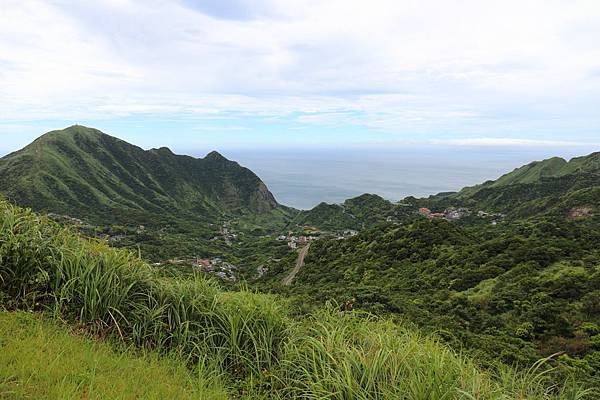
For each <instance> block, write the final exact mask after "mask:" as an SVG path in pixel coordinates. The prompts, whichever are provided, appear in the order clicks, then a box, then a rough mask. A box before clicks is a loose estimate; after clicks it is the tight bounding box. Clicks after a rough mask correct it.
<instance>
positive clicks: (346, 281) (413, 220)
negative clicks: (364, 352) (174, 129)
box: [0, 125, 600, 398]
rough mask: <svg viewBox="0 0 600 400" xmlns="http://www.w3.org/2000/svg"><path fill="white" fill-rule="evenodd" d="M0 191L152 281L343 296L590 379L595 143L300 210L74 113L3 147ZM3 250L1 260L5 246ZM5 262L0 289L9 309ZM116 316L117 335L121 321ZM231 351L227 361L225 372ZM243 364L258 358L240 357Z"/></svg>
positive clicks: (507, 356)
mask: <svg viewBox="0 0 600 400" xmlns="http://www.w3.org/2000/svg"><path fill="white" fill-rule="evenodd" d="M0 193H2V196H4V197H5V198H6V199H7V200H8V202H10V203H12V204H16V205H17V206H20V207H27V208H30V209H32V210H33V211H34V212H36V213H39V214H41V215H46V217H45V218H47V219H48V222H35V223H33V222H32V223H33V225H32V227H31V229H37V228H35V226H36V224H38V223H39V224H42V225H41V226H45V225H44V224H46V223H50V224H54V223H56V224H58V225H57V226H60V227H64V228H66V229H67V230H68V232H74V233H75V234H76V235H77V237H80V238H84V239H82V240H90V241H91V243H97V245H98V246H102V248H103V249H106V251H111V252H112V251H117V250H113V249H119V250H118V251H124V252H125V253H127V254H134V255H135V256H132V257H137V258H138V259H139V261H135V262H136V263H137V262H141V263H147V264H148V267H143V268H151V271H153V272H152V273H151V274H152V275H156V279H157V282H159V281H160V280H166V281H173V282H174V283H175V284H176V285H184V286H185V285H187V283H186V282H188V281H194V280H196V279H201V280H204V279H208V281H207V282H210V283H207V284H209V285H214V286H215V288H216V287H219V289H218V290H226V291H231V293H234V294H232V296H233V297H234V298H235V297H237V296H242V297H243V296H246V294H245V293H246V291H247V290H250V291H255V292H256V294H255V296H257V297H256V298H257V299H259V300H256V301H258V302H266V303H268V302H270V301H272V300H271V299H272V298H277V299H281V300H282V302H285V304H288V305H289V309H286V310H285V311H281V313H282V314H283V315H284V316H283V317H281V318H283V319H286V321H287V318H301V319H303V318H311V317H307V316H314V315H319V313H320V312H322V310H323V309H327V310H329V312H331V313H332V315H336V312H337V311H331V310H338V309H341V310H342V311H341V312H340V315H341V314H343V313H344V312H345V311H344V306H343V305H344V304H351V305H352V307H351V308H352V309H353V310H354V311H355V312H356V313H359V315H362V314H360V313H368V315H372V316H376V318H383V319H386V320H388V321H393V322H390V323H393V324H397V325H398V326H409V327H410V329H411V330H413V329H414V330H416V331H419V332H423V334H425V335H432V336H434V337H436V338H437V339H435V340H438V339H439V341H440V343H442V345H443V346H449V347H450V348H452V349H455V350H457V351H461V352H462V353H464V354H465V355H466V356H467V357H469V358H470V359H473V360H476V361H475V364H476V366H477V368H482V369H483V370H486V371H487V370H489V371H492V370H497V368H499V367H498V365H502V366H508V367H511V368H517V369H519V368H525V367H526V366H531V365H534V364H535V363H536V361H538V360H540V359H544V358H548V360H550V361H548V362H549V363H551V365H552V368H551V369H549V372H548V376H549V377H551V378H549V379H551V382H563V381H566V380H569V379H571V378H573V377H576V379H577V382H579V385H580V387H582V388H583V387H598V386H600V380H599V377H600V303H599V300H598V299H600V208H599V207H600V206H599V205H600V153H592V154H590V155H588V156H584V157H578V158H574V159H572V160H570V161H566V160H563V159H558V158H553V159H549V160H545V161H540V162H533V163H531V164H528V165H525V166H523V167H521V168H518V169H516V170H514V171H512V172H509V173H507V174H505V175H503V176H501V177H500V178H499V179H497V180H495V181H488V182H485V183H482V184H480V185H477V186H473V187H467V188H464V189H462V190H461V191H459V192H456V193H441V194H438V195H434V196H430V197H427V198H415V197H407V198H404V199H398V201H397V202H390V201H388V200H385V199H383V198H381V197H380V196H377V195H375V194H363V195H361V196H358V197H355V198H352V199H348V200H346V201H344V202H343V203H341V204H326V203H321V204H319V205H317V206H316V207H314V208H312V209H310V210H298V209H294V208H292V207H287V206H285V205H282V204H279V203H278V202H277V201H276V199H275V198H274V196H273V195H272V194H271V193H270V192H269V190H268V188H267V187H266V185H265V184H264V183H263V182H262V181H261V180H260V178H259V177H258V176H256V175H255V174H254V173H253V172H252V171H250V170H248V169H246V168H244V167H242V166H240V165H239V164H237V163H236V162H234V161H230V160H228V159H226V158H225V157H223V156H221V155H220V154H219V153H216V152H212V153H209V154H208V155H207V156H206V157H204V158H199V159H196V158H193V157H188V156H179V155H175V154H173V153H172V152H171V151H170V150H169V149H166V148H160V149H152V150H148V151H146V150H143V149H141V148H139V147H137V146H134V145H131V144H128V143H126V142H123V141H121V140H119V139H116V138H113V137H111V136H108V135H105V134H103V133H102V132H100V131H97V130H95V129H92V128H86V127H83V126H79V125H77V126H73V127H69V128H67V129H65V130H62V131H53V132H49V133H47V134H45V135H43V136H42V137H40V138H39V139H37V140H36V141H34V142H33V143H32V144H30V145H29V146H27V147H25V148H24V149H22V150H20V151H17V152H15V153H12V154H9V155H7V156H5V157H3V158H1V159H0ZM3 204H4V203H3ZM4 207H5V211H3V214H2V215H3V221H2V223H3V224H4V226H12V225H11V224H12V223H13V222H10V221H11V220H10V219H8V217H9V214H10V213H11V212H12V211H11V212H9V211H6V210H8V208H6V207H8V203H6V204H5V205H4ZM20 212H21V211H19V212H16V214H18V213H20ZM16 214H15V215H16ZM10 215H12V214H10ZM19 218H20V217H19ZM27 218H30V217H27ZM31 218H33V217H31ZM32 221H33V220H32ZM14 226H17V225H14ZM10 229H16V228H10ZM44 229H45V228H44ZM54 229H55V228H52V229H51V230H54ZM7 232H9V231H7ZM10 232H12V233H11V234H14V235H17V234H18V233H19V232H18V229H17V230H16V231H14V230H11V231H10ZM42 236H43V235H42ZM8 243H9V242H8V241H7V240H5V239H1V238H0V246H8ZM106 246H110V248H111V250H108V247H106ZM2 248H4V247H2ZM11 249H12V248H11V247H6V248H5V249H4V250H2V251H4V253H0V256H1V257H0V261H1V262H4V263H9V262H13V261H14V260H16V258H14V257H16V256H15V255H14V254H15V253H14V252H15V251H17V250H15V249H12V250H11ZM49 251H50V250H49ZM102 251H103V252H104V251H105V250H102ZM50 253H52V251H50ZM125 253H123V254H125ZM111 254H112V253H111ZM115 254H117V253H115ZM119 254H121V253H119ZM2 257H4V258H2ZM11 257H12V258H11ZM19 257H20V256H19ZM48 257H53V256H48ZM3 260H8V261H3ZM11 260H13V261H11ZM6 265H9V264H6ZM2 268H5V269H4V271H5V272H4V273H5V274H7V273H8V272H6V271H9V270H7V269H6V266H5V267H2ZM11 271H12V270H11ZM124 271H125V270H124ZM11 273H14V271H13V272H11ZM120 273H121V272H119V274H120ZM123 273H125V272H123ZM45 274H46V273H45ZM47 274H50V275H49V276H52V274H53V272H47ZM8 276H9V275H4V276H3V275H0V278H3V279H4V280H3V282H4V283H3V285H0V288H2V287H3V286H4V289H2V290H4V291H5V292H4V294H2V296H3V297H2V296H0V300H3V299H4V301H5V307H8V308H9V309H15V308H17V309H18V308H22V307H23V305H22V304H26V303H27V300H26V299H21V300H18V301H17V300H15V299H13V298H12V297H13V296H17V295H16V293H20V292H18V291H17V292H14V289H15V288H11V286H10V284H9V283H10V282H11V279H12V278H8ZM44 276H45V275H44ZM28 279H29V278H28ZM35 279H38V278H35ZM43 279H46V278H43ZM144 279H146V278H144ZM148 279H150V278H148ZM152 279H155V278H152ZM7 282H8V283H7ZM36 282H37V280H36ZM23 285H26V284H25V283H23ZM149 285H150V286H149V287H153V286H152V285H154V284H149ZM202 285H204V284H202ZM24 287H25V286H24ZM211 287H212V286H211ZM59 289H60V288H58V287H57V288H54V287H53V288H52V289H51V290H59ZM22 290H25V289H22ZM40 290H42V289H40ZM43 290H50V289H48V288H45V287H44V289H43ZM43 290H42V291H43ZM60 290H62V289H60ZM144 290H146V289H144ZM148 290H155V289H148ZM157 290H158V289H157ZM161 290H162V289H161ZM165 290H166V289H165ZM211 290H212V289H211ZM215 290H217V289H215ZM0 293H3V292H0ZM49 293H50V292H49ZM160 293H162V292H160ZM259 293H260V294H259ZM161 295H162V294H161ZM248 295H250V294H248ZM19 296H20V295H18V296H17V298H19ZM36 296H37V295H36ZM48 296H50V297H52V296H53V295H50V294H48ZM219 296H221V295H219ZM223 296H224V297H223V299H228V300H227V301H230V299H229V297H228V296H229V295H227V294H224V295H223ZM260 296H267V297H265V298H264V299H263V298H262V297H260ZM271 296H273V297H271ZM42 297H43V298H44V299H45V300H44V301H40V304H43V303H44V302H45V301H48V299H49V298H50V297H48V298H46V297H44V296H42ZM217 297H218V296H217ZM132 301H133V300H132ZM223 301H225V300H223ZM236 301H237V300H236ZM244 301H246V300H244ZM251 301H254V300H251ZM234 303H235V302H234ZM227 304H229V303H227ZM236 304H237V303H235V304H233V303H232V304H229V305H227V306H226V307H230V306H231V307H233V308H235V307H238V305H236ZM261 304H262V303H261ZM244 307H246V306H244ZM261 307H262V306H261ZM286 307H287V306H286ZM340 307H341V308H340ZM227 310H229V308H227ZM71 311H73V312H76V307H75V309H73V310H71ZM255 311H256V310H255ZM82 312H83V311H82ZM223 312H225V311H223ZM244 312H245V311H244ZM248 312H250V311H248ZM252 312H254V311H252ZM269 312H270V311H269ZM107 313H108V311H107ZM109 314H110V313H108V314H106V316H108V315H109ZM365 315H366V314H365ZM81 317H82V316H80V317H79V319H78V320H81V321H83V319H82V318H81ZM342 317H343V316H342ZM110 318H112V319H116V318H117V317H115V316H114V315H112V314H111V317H110ZM135 318H138V316H136V317H135ZM269 318H270V317H269ZM278 318H279V317H278ZM317 318H318V317H317ZM327 318H329V317H327ZM331 318H333V319H335V318H337V317H334V316H332V317H331ZM357 318H359V319H360V318H363V317H357ZM365 318H367V319H368V318H370V317H365ZM93 319H94V318H91V320H93ZM91 320H90V321H91ZM90 321H88V322H90ZM113 322H115V321H113ZM113 322H109V323H108V326H112V328H110V329H112V332H113V333H114V332H115V330H117V331H119V335H121V334H122V333H121V329H122V328H121V325H120V324H121V323H123V324H127V323H130V322H131V321H130V320H129V319H128V318H124V319H123V321H122V322H119V323H118V324H117V323H116V322H115V324H114V325H113ZM144 323H146V322H144ZM148 323H149V322H148ZM286 323H287V322H281V324H284V325H285V324H286ZM331 323H332V324H333V325H335V324H336V323H341V322H339V321H338V322H335V321H333V320H332V321H331ZM344 323H345V322H344ZM99 329H100V330H102V329H101V328H99ZM131 329H132V330H133V331H135V329H137V328H135V327H131ZM156 329H158V328H156ZM172 329H179V328H176V327H173V328H172ZM261 329H262V328H261ZM277 329H279V328H277ZM281 329H283V328H281ZM377 329H380V328H377ZM381 329H384V328H381ZM385 329H387V328H385ZM133 331H132V332H133ZM219 334H221V333H219ZM128 335H133V333H129V334H128ZM136 335H137V333H136ZM166 335H167V336H168V335H170V333H169V334H166ZM182 335H183V336H185V335H184V334H183V333H182ZM183 336H182V339H181V340H182V342H181V343H182V345H184V346H185V345H186V344H185V343H186V342H185V340H187V339H183ZM136 340H137V339H136ZM139 340H141V341H144V340H145V339H144V340H142V339H139ZM164 340H166V341H167V342H169V343H171V342H170V340H171V339H166V338H165V339H164ZM169 346H171V344H169ZM173 346H175V347H176V346H179V345H175V344H173ZM186 351H187V350H186ZM244 351H246V350H244ZM236 362H237V361H235V362H233V361H232V363H233V364H231V363H229V361H227V363H229V364H227V365H228V366H227V367H226V369H227V368H230V369H231V368H232V370H233V371H234V373H233V375H235V374H236V373H237V372H235V371H236V368H238V367H236V365H235V363H236ZM262 362H263V361H261V363H262ZM264 362H267V361H264ZM268 362H269V363H271V362H275V361H272V360H271V361H268ZM242 363H245V361H244V362H242ZM255 367H256V368H259V369H260V368H263V364H260V365H259V366H254V365H253V366H245V367H244V368H250V369H252V368H255ZM240 368H241V367H240ZM294 385H295V384H291V383H290V387H295V386H294ZM296 388H297V387H296ZM257 390H259V389H258V388H257ZM298 390H300V389H298ZM311 390H312V389H311ZM386 390H387V389H386ZM390 390H393V389H390ZM298 393H299V392H298ZM531 398H534V397H531Z"/></svg>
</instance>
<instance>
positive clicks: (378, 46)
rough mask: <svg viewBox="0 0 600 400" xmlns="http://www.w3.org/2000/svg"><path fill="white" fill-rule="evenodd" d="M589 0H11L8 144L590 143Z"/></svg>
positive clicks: (3, 107)
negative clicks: (105, 136) (63, 139)
mask: <svg viewBox="0 0 600 400" xmlns="http://www.w3.org/2000/svg"><path fill="white" fill-rule="evenodd" d="M598 43H600V2H598V1H597V0H564V1H562V0H551V1H548V0H518V1H517V0H505V1H502V2H499V1H492V0H489V1H488V0H463V1H448V0H438V1H433V0H393V1H392V0H389V1H388V0H370V1H358V0H356V1H355V0H328V1H317V0H302V1H300V0H298V1H294V0H281V1H273V0H254V1H249V0H248V1H246V0H204V1H203V0H172V1H167V0H144V1H133V0H94V1H86V0H83V1H64V0H28V1H21V0H4V1H3V5H2V12H1V13H0V153H6V152H8V151H12V150H15V149H18V148H20V147H22V146H23V145H25V144H27V143H28V142H30V141H31V140H32V139H34V138H35V137H37V136H39V135H40V134H42V133H44V132H46V131H48V130H52V129H57V128H62V127H65V126H68V125H71V124H74V123H79V124H84V125H88V126H94V127H97V128H99V129H101V130H103V131H105V132H107V133H110V134H113V135H116V136H119V137H121V138H123V139H126V140H128V141H131V142H133V143H136V144H139V145H141V146H143V147H147V148H149V147H158V146H162V145H166V146H169V147H172V148H173V149H176V150H179V151H181V152H195V151H198V150H208V149H254V148H315V147H319V148H340V147H364V146H372V147H377V146H383V147H386V148H389V147H393V146H405V145H407V144H415V143H416V144H426V145H431V146H435V145H448V144H451V145H460V146H482V145H483V146H501V147H503V148H504V147H506V146H541V147H557V148H565V147H573V148H581V153H582V154H583V153H586V152H589V151H594V150H598V149H599V148H600V145H599V143H600V113H599V112H598V109H599V105H600V46H599V45H598Z"/></svg>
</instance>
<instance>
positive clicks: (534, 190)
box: [426, 152, 600, 217]
mask: <svg viewBox="0 0 600 400" xmlns="http://www.w3.org/2000/svg"><path fill="white" fill-rule="evenodd" d="M429 200H430V201H431V202H430V203H426V205H427V206H431V207H434V208H443V207H446V206H450V205H452V206H468V207H475V208H478V209H485V210H490V211H497V212H504V213H507V214H509V215H511V216H514V217H528V216H533V215H554V216H567V215H569V214H577V213H580V214H581V213H584V214H587V215H593V214H595V213H597V212H598V204H599V203H600V152H596V153H592V154H590V155H588V156H584V157H576V158H573V159H571V160H570V161H566V160H564V159H562V158H558V157H553V158H550V159H547V160H544V161H536V162H532V163H530V164H527V165H524V166H522V167H520V168H517V169H515V170H514V171H512V172H510V173H507V174H505V175H503V176H501V177H500V178H498V179H496V180H493V181H487V182H484V183H483V184H480V185H476V186H472V187H467V188H464V189H462V190H461V191H460V192H458V193H445V194H440V195H437V196H432V197H431V198H430V199H429Z"/></svg>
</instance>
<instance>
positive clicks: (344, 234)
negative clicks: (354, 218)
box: [336, 229, 358, 240]
mask: <svg viewBox="0 0 600 400" xmlns="http://www.w3.org/2000/svg"><path fill="white" fill-rule="evenodd" d="M356 235H358V231H357V230H354V229H344V230H343V231H342V232H341V233H339V234H338V235H337V237H336V239H338V240H342V239H347V238H349V237H352V236H356Z"/></svg>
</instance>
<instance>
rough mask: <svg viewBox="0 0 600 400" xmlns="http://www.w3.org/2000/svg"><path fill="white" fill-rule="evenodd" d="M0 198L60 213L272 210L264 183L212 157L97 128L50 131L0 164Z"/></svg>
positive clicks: (198, 213)
mask: <svg viewBox="0 0 600 400" xmlns="http://www.w3.org/2000/svg"><path fill="white" fill-rule="evenodd" d="M0 191H2V192H4V193H5V194H6V195H7V196H8V197H9V198H10V199H13V200H14V201H16V202H17V203H18V204H21V205H24V206H28V207H32V208H34V209H36V210H50V211H54V212H65V213H67V214H74V215H82V214H90V212H91V214H102V215H103V216H107V215H109V216H110V214H111V213H113V212H114V211H115V210H116V209H119V212H121V211H122V210H128V211H130V212H132V213H134V214H136V213H139V214H144V213H145V212H146V211H150V212H151V213H165V214H173V213H175V214H180V215H185V216H186V217H190V216H191V217H194V216H196V217H197V216H206V215H219V214H223V213H245V212H256V213H264V212H268V211H270V210H273V209H275V208H277V207H278V206H279V204H278V203H277V201H276V200H275V198H274V196H273V195H272V193H271V192H270V191H269V190H268V188H267V187H266V185H265V184H264V182H262V181H261V180H260V178H258V176H256V175H255V174H254V173H253V172H252V171H250V170H249V169H247V168H245V167H242V166H240V165H239V164H238V163H236V162H234V161H230V160H228V159H226V158H225V157H223V156H222V155H221V154H219V153H218V152H216V151H213V152H210V153H209V154H207V156H206V157H204V158H194V157H191V156H185V155H176V154H174V153H173V152H172V151H171V150H170V149H168V148H166V147H162V148H159V149H151V150H144V149H142V148H140V147H138V146H135V145H132V144H129V143H127V142H126V141H124V140H121V139H118V138H115V137H113V136H110V135H107V134H105V133H103V132H101V131H99V130H97V129H93V128H88V127H84V126H81V125H73V126H71V127H68V128H66V129H63V130H55V131H50V132H48V133H46V134H44V135H42V136H40V137H39V138H37V139H36V140H34V141H33V142H32V143H31V144H29V145H27V146H26V147H24V148H23V149H21V150H18V151H16V152H13V153H10V154H8V155H7V156H5V157H2V158H1V159H0Z"/></svg>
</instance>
